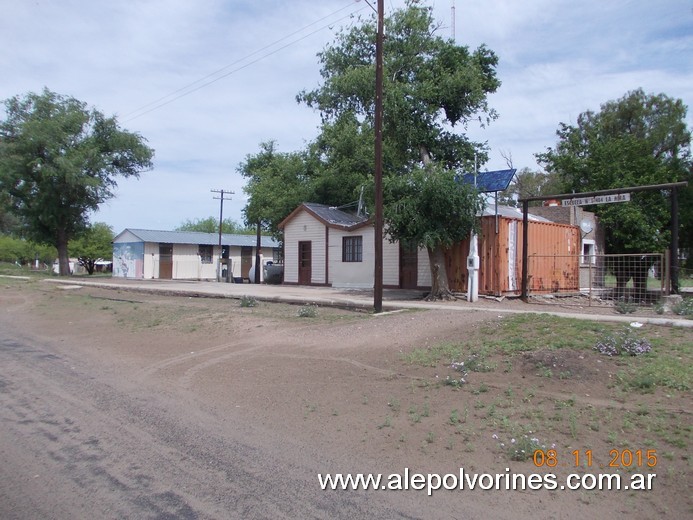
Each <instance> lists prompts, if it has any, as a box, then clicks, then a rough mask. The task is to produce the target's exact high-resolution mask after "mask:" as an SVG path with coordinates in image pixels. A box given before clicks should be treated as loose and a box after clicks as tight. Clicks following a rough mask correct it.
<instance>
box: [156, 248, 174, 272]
mask: <svg viewBox="0 0 693 520" xmlns="http://www.w3.org/2000/svg"><path fill="white" fill-rule="evenodd" d="M159 278H162V279H164V280H170V279H171V278H173V244H159Z"/></svg>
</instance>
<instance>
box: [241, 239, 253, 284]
mask: <svg viewBox="0 0 693 520" xmlns="http://www.w3.org/2000/svg"><path fill="white" fill-rule="evenodd" d="M252 265H253V248H252V247H250V246H241V277H242V278H243V279H244V280H246V279H250V267H251V266H252Z"/></svg>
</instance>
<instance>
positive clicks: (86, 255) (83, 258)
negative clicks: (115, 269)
mask: <svg viewBox="0 0 693 520" xmlns="http://www.w3.org/2000/svg"><path fill="white" fill-rule="evenodd" d="M113 237H114V235H113V228H111V226H109V225H108V224H104V223H103V222H96V223H94V224H91V225H89V226H87V227H86V229H84V230H83V231H81V232H80V233H79V235H78V236H77V237H76V238H74V239H72V240H70V243H69V244H68V252H69V254H70V256H71V257H77V261H78V262H79V264H80V265H81V266H82V267H84V268H85V269H86V270H87V272H88V273H89V274H94V269H95V268H96V262H98V261H99V260H106V259H111V258H112V257H113V244H112V242H113Z"/></svg>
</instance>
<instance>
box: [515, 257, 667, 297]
mask: <svg viewBox="0 0 693 520" xmlns="http://www.w3.org/2000/svg"><path fill="white" fill-rule="evenodd" d="M668 269H669V264H668V255H666V254H663V253H644V254H630V255H584V256H580V255H570V256H556V255H554V256H537V255H532V256H530V257H529V258H528V264H527V272H528V296H529V298H530V300H529V301H531V302H534V303H561V304H564V305H571V304H574V305H580V306H585V305H588V306H592V305H613V304H614V303H615V302H627V303H634V304H637V305H651V304H653V303H656V302H658V301H659V300H660V298H661V296H662V295H664V294H668V293H669V287H668V283H667V280H668V279H669V271H668Z"/></svg>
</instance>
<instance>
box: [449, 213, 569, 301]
mask: <svg viewBox="0 0 693 520" xmlns="http://www.w3.org/2000/svg"><path fill="white" fill-rule="evenodd" d="M522 226H523V224H522V220H519V219H516V218H508V217H504V216H498V217H497V219H496V217H495V216H484V217H482V218H481V233H480V236H479V294H486V295H492V296H502V295H519V294H520V289H521V284H522ZM528 240H529V246H528V248H529V266H528V270H529V272H528V276H529V291H530V292H531V293H534V294H537V293H551V292H558V291H577V290H579V283H580V230H579V228H578V227H576V226H570V225H567V224H556V223H554V222H544V221H537V220H530V221H529V235H528ZM445 256H446V262H447V266H446V267H447V272H448V282H449V284H450V289H451V290H453V291H456V292H466V291H467V277H468V273H467V257H468V256H469V239H467V240H464V241H463V242H460V243H459V244H457V245H455V246H453V247H452V248H450V249H449V250H448V251H446V255H445Z"/></svg>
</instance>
